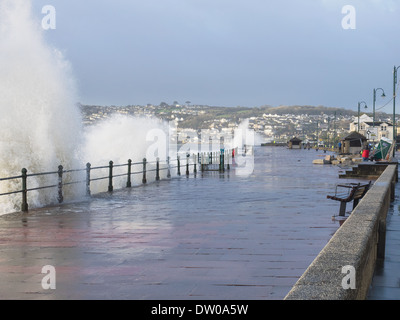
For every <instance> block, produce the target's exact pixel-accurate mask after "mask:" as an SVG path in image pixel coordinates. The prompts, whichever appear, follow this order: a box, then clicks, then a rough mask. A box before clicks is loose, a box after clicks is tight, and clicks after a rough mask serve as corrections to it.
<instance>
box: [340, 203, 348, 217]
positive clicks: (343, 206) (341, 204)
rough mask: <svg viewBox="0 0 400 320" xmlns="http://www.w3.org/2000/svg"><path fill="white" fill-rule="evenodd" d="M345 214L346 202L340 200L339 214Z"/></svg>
mask: <svg viewBox="0 0 400 320" xmlns="http://www.w3.org/2000/svg"><path fill="white" fill-rule="evenodd" d="M345 214H346V202H344V201H341V202H340V209H339V216H341V217H344V216H345Z"/></svg>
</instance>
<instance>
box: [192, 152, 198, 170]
mask: <svg viewBox="0 0 400 320" xmlns="http://www.w3.org/2000/svg"><path fill="white" fill-rule="evenodd" d="M196 160H197V159H196V155H195V154H194V153H193V172H194V174H196V173H197V167H196V165H197V164H196Z"/></svg>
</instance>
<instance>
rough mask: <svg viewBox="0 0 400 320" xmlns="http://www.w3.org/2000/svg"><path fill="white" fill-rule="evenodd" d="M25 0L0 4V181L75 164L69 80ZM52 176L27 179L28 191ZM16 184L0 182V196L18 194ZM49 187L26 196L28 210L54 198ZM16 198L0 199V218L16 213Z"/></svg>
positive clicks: (75, 118)
mask: <svg viewBox="0 0 400 320" xmlns="http://www.w3.org/2000/svg"><path fill="white" fill-rule="evenodd" d="M43 32H44V31H43V29H41V24H40V20H39V19H35V18H34V17H33V15H32V13H31V4H30V1H27V0H2V1H0V130H1V131H0V132H1V133H0V177H9V176H16V175H18V174H20V173H21V169H22V168H23V167H24V168H26V169H27V170H28V174H29V173H39V172H48V171H56V170H57V168H58V166H59V165H60V164H62V165H63V166H64V168H65V169H70V168H76V167H79V166H81V161H80V159H79V151H80V150H79V149H80V148H79V139H80V137H81V131H82V129H81V123H82V121H81V115H80V111H79V108H78V107H77V105H76V102H77V100H78V99H77V94H76V88H75V81H74V78H73V76H72V73H71V68H70V65H69V63H68V62H67V61H66V60H65V59H64V57H63V55H62V54H61V52H60V51H58V50H56V49H54V48H52V47H50V46H49V45H47V44H46V43H45V41H44V39H43ZM54 179H56V176H55V177H54V176H53V177H51V176H42V177H29V178H28V188H34V187H37V186H39V185H43V184H44V185H46V184H49V183H50V184H51V183H53V182H54ZM20 189H21V184H20V180H12V181H8V182H4V181H3V182H0V193H3V192H9V191H11V190H14V191H15V190H20ZM56 194H57V192H55V191H54V189H53V190H52V189H45V190H42V191H40V192H30V193H29V197H28V199H29V206H30V207H37V206H42V205H46V204H49V203H51V202H54V201H55V200H56ZM20 198H21V197H20V195H15V196H11V197H5V196H3V197H0V214H1V213H7V212H12V211H15V210H19V209H20V202H21V201H20Z"/></svg>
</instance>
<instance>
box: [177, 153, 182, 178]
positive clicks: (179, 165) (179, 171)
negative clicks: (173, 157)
mask: <svg viewBox="0 0 400 320" xmlns="http://www.w3.org/2000/svg"><path fill="white" fill-rule="evenodd" d="M177 160H178V176H180V175H181V160H180V157H179V156H177Z"/></svg>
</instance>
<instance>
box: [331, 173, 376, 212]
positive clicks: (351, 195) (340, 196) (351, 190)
mask: <svg viewBox="0 0 400 320" xmlns="http://www.w3.org/2000/svg"><path fill="white" fill-rule="evenodd" d="M370 186H371V181H370V182H369V183H366V184H361V183H348V184H338V185H337V186H336V190H335V195H333V196H330V195H328V196H327V198H328V199H332V200H336V201H340V209H339V216H342V217H343V216H344V215H345V213H346V204H347V203H348V202H351V201H353V210H354V208H355V207H356V206H357V204H358V202H359V201H360V199H362V197H364V195H365V194H366V193H367V192H368V190H369V188H370ZM338 188H344V189H340V190H339V189H338ZM339 191H340V192H339Z"/></svg>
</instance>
